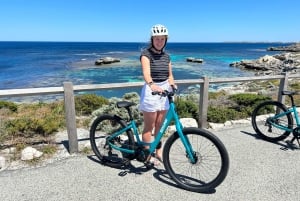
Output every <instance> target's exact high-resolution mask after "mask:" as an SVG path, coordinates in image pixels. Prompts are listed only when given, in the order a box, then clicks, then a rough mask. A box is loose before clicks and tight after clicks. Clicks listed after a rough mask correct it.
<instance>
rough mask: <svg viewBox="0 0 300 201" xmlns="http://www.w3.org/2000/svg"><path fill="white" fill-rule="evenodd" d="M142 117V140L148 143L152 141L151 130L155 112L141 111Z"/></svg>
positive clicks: (153, 124) (155, 115)
mask: <svg viewBox="0 0 300 201" xmlns="http://www.w3.org/2000/svg"><path fill="white" fill-rule="evenodd" d="M143 117H144V130H143V135H142V140H143V142H147V143H150V142H151V141H152V131H153V128H154V127H155V122H156V117H157V113H156V112H143ZM146 148H149V147H146Z"/></svg>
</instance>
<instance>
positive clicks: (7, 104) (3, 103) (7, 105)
mask: <svg viewBox="0 0 300 201" xmlns="http://www.w3.org/2000/svg"><path fill="white" fill-rule="evenodd" d="M2 108H7V109H9V110H10V111H12V112H16V111H17V110H18V105H17V104H15V103H13V102H9V101H1V100H0V109H2Z"/></svg>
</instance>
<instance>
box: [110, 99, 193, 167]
mask: <svg viewBox="0 0 300 201" xmlns="http://www.w3.org/2000/svg"><path fill="white" fill-rule="evenodd" d="M172 120H174V121H175V127H176V130H177V133H178V135H179V137H180V139H181V141H182V143H183V145H184V147H185V149H186V153H187V155H188V156H189V158H190V160H191V162H192V163H194V162H195V158H194V151H193V149H192V147H191V145H190V142H189V140H188V138H187V137H185V135H184V134H183V132H182V129H183V126H182V124H181V122H180V121H179V117H178V114H177V112H176V110H175V104H174V102H173V101H172V102H170V108H169V110H168V112H167V114H166V116H165V119H164V122H163V123H162V126H161V128H160V130H159V132H158V133H157V135H156V137H155V139H154V141H152V142H151V143H145V142H143V141H142V140H141V139H140V137H139V132H138V129H137V126H136V123H135V121H133V120H132V121H130V122H129V123H128V124H127V126H126V127H125V128H123V129H121V130H119V131H117V132H116V133H114V134H113V135H111V136H110V137H109V138H108V143H109V145H110V146H111V147H112V148H113V149H116V150H119V151H121V152H125V153H129V154H134V152H135V150H130V149H126V148H121V147H118V146H115V145H114V144H112V143H110V139H113V138H115V137H117V136H119V135H121V134H122V133H124V132H126V131H128V130H133V132H134V136H135V137H136V141H137V144H138V145H139V146H149V152H150V154H151V153H153V152H154V151H155V149H156V147H157V145H158V144H159V142H160V140H161V138H162V137H163V135H164V133H165V131H166V129H167V128H168V126H169V125H170V123H171V121H172Z"/></svg>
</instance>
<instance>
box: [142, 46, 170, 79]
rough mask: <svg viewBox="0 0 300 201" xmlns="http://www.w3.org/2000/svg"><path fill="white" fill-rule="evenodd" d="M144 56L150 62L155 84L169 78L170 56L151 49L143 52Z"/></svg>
mask: <svg viewBox="0 0 300 201" xmlns="http://www.w3.org/2000/svg"><path fill="white" fill-rule="evenodd" d="M142 56H146V57H147V58H148V59H149V60H150V72H151V77H152V80H153V82H163V81H166V80H167V79H168V78H169V63H170V55H169V54H167V53H165V52H161V53H159V54H158V53H155V52H153V51H152V50H151V49H150V48H149V49H145V50H144V51H143V52H142V54H141V57H142Z"/></svg>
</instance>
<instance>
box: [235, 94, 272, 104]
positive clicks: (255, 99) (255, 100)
mask: <svg viewBox="0 0 300 201" xmlns="http://www.w3.org/2000/svg"><path fill="white" fill-rule="evenodd" d="M229 99H230V100H233V101H234V102H236V103H237V104H238V105H243V106H253V105H257V104H259V103H260V102H262V101H266V100H271V98H270V97H268V96H263V95H257V94H249V93H241V94H234V95H230V96H229Z"/></svg>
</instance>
